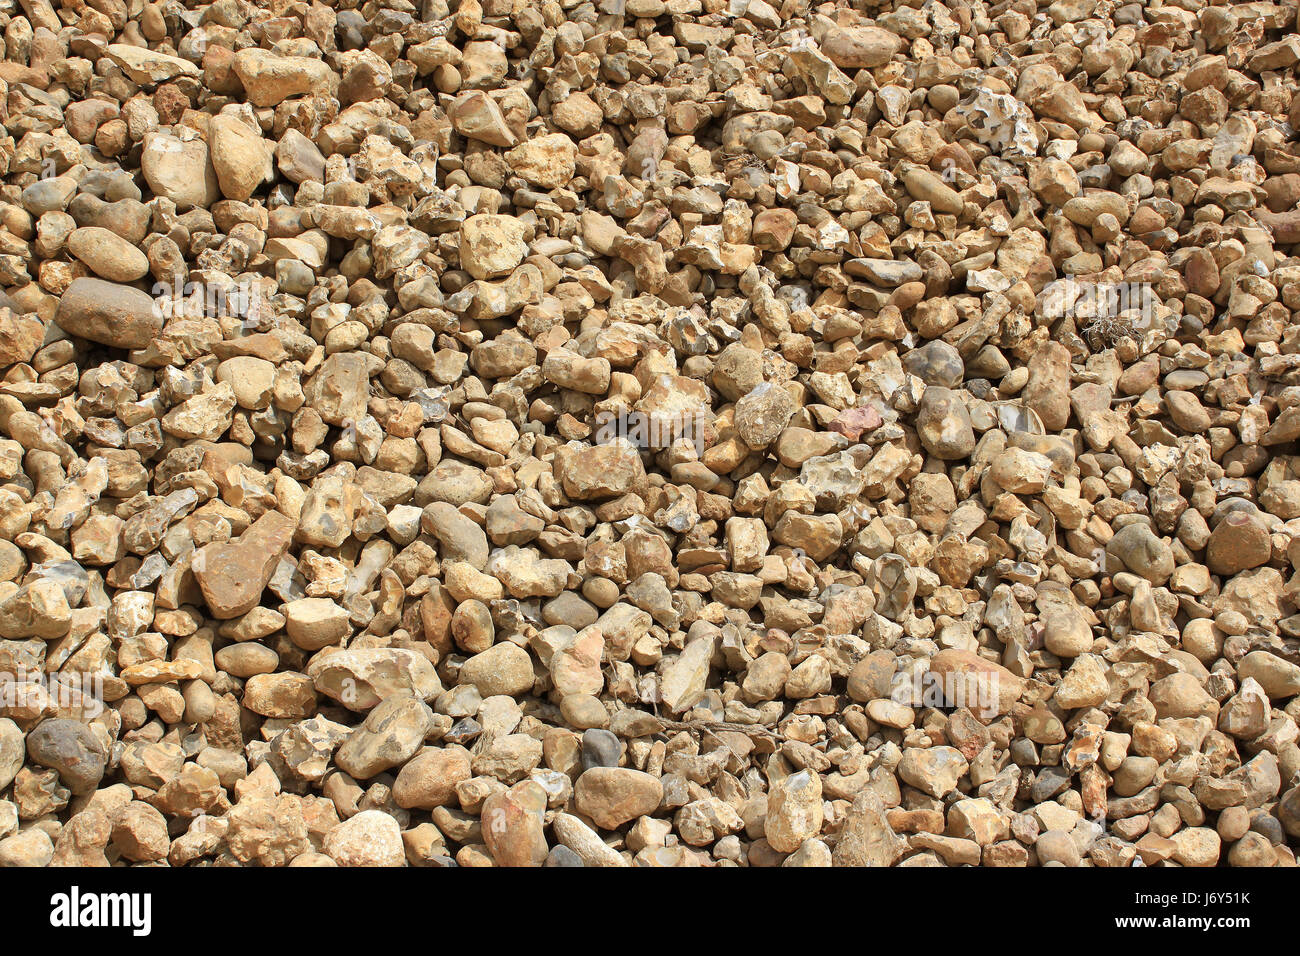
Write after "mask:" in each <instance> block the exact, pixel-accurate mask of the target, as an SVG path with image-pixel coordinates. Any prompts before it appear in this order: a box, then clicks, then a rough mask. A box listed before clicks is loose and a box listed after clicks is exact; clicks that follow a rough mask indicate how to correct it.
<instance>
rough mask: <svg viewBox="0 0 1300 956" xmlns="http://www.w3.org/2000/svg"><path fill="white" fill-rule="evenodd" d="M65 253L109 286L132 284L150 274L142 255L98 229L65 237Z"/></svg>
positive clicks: (137, 250) (85, 229) (73, 233)
mask: <svg viewBox="0 0 1300 956" xmlns="http://www.w3.org/2000/svg"><path fill="white" fill-rule="evenodd" d="M68 251H69V252H71V253H72V254H73V255H74V256H76V257H77V258H78V259H80V260H81V261H82V262H84V263H85V264H86V267H87V268H88V269H90V271H91V272H93V273H95V275H97V276H99V277H100V278H102V279H107V280H108V281H109V282H134V281H136V280H137V279H140V278H143V277H144V275H145V274H146V273H148V271H149V260H148V258H146V257H145V254H144V253H143V252H141V251H140V250H139V249H137V248H136V247H135V246H133V245H131V244H130V243H129V242H127V241H126V240H125V239H123V238H121V237H120V236H118V235H117V234H115V233H113V232H110V231H109V230H107V229H101V228H100V227H99V226H85V227H83V228H81V229H74V230H73V231H72V234H71V235H69V236H68ZM65 299H66V293H65Z"/></svg>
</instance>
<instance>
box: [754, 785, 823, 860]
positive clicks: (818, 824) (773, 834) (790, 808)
mask: <svg viewBox="0 0 1300 956" xmlns="http://www.w3.org/2000/svg"><path fill="white" fill-rule="evenodd" d="M821 828H822V786H821V778H820V777H818V776H817V774H815V773H810V772H808V771H807V770H801V771H799V772H798V773H794V774H791V775H790V776H788V777H786V778H785V779H784V780H782V781H781V782H780V783H779V784H774V785H773V786H772V788H771V789H770V790H769V791H768V797H767V816H766V817H765V818H764V822H763V835H764V836H765V837H766V838H767V842H768V843H770V844H771V845H772V848H773V849H774V850H776V851H777V852H779V853H793V852H794V851H795V850H797V849H799V848H800V847H801V846H802V845H803V843H804V841H806V840H810V839H812V838H813V837H815V836H816V835H817V834H818V833H820V832H821Z"/></svg>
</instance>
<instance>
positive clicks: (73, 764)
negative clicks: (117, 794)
mask: <svg viewBox="0 0 1300 956" xmlns="http://www.w3.org/2000/svg"><path fill="white" fill-rule="evenodd" d="M27 756H28V757H29V758H30V759H31V760H32V761H34V762H35V763H37V764H39V765H40V766H42V767H49V768H50V769H51V770H57V771H58V774H59V779H60V780H61V781H62V782H63V785H64V786H65V787H67V788H68V789H69V790H70V791H71V792H72V793H74V794H78V795H80V794H83V793H89V792H90V791H91V790H93V789H95V786H96V785H97V784H98V783H99V781H100V780H101V779H103V776H104V770H105V767H106V765H107V763H108V755H107V754H106V753H105V751H104V745H103V744H102V743H101V742H100V740H99V738H98V737H96V736H95V734H94V733H92V732H91V729H90V728H89V727H88V726H87V725H86V724H83V723H82V722H81V721H79V720H68V719H64V718H52V719H49V720H43V721H41V722H40V723H39V724H37V725H36V727H35V728H33V729H32V730H31V732H30V733H28V734H27Z"/></svg>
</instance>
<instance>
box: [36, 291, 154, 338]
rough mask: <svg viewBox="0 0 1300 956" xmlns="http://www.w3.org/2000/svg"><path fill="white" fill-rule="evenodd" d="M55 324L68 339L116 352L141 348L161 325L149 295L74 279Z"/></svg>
mask: <svg viewBox="0 0 1300 956" xmlns="http://www.w3.org/2000/svg"><path fill="white" fill-rule="evenodd" d="M54 321H55V322H57V323H58V326H59V328H61V329H63V330H64V331H65V332H67V333H68V334H69V335H76V336H80V337H81V338H83V339H89V340H90V341H92V342H97V343H99V344H100V345H107V346H109V347H110V348H116V349H142V348H144V347H145V346H147V345H148V344H149V343H150V342H151V341H152V340H153V338H154V336H156V335H157V334H158V332H159V331H160V330H161V329H162V324H163V323H162V316H161V315H160V314H159V313H158V312H157V310H156V309H155V308H154V300H153V299H151V298H150V297H149V296H148V295H146V294H145V293H144V292H141V291H140V290H139V289H136V288H133V287H131V286H126V285H118V284H116V283H113V282H105V281H104V280H103V279H74V280H73V281H72V284H71V285H69V286H68V288H67V290H66V291H65V292H64V293H63V298H62V299H60V300H59V311H58V312H57V313H56V315H55V318H54Z"/></svg>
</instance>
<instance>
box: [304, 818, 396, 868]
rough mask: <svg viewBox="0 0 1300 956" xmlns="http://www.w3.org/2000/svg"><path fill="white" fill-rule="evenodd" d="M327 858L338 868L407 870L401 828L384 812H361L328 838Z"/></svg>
mask: <svg viewBox="0 0 1300 956" xmlns="http://www.w3.org/2000/svg"><path fill="white" fill-rule="evenodd" d="M322 849H324V851H325V855H326V856H328V857H329V858H330V859H332V860H333V861H334V862H335V863H337V864H338V865H339V866H405V865H406V849H405V847H404V846H403V844H402V828H401V826H399V825H398V823H397V821H396V820H394V819H393V818H392V817H391V816H390V815H389V814H387V813H384V812H383V811H382V810H362V811H361V812H360V813H358V814H357V815H356V816H354V817H352V818H350V819H348V820H344V821H343V822H342V823H340V824H338V825H337V826H335V827H332V828H331V829H330V831H329V832H328V833H326V834H325V841H324V843H323V845H322Z"/></svg>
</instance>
